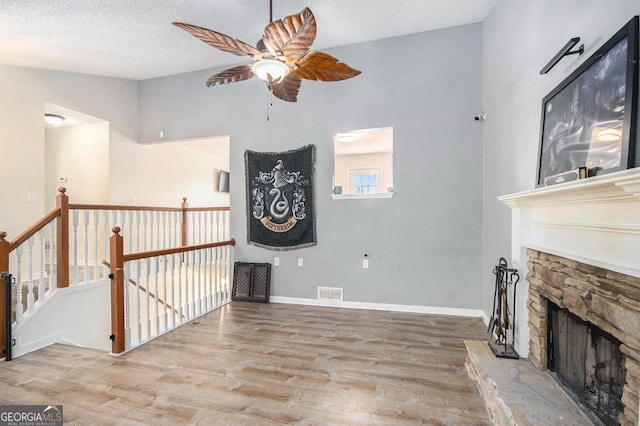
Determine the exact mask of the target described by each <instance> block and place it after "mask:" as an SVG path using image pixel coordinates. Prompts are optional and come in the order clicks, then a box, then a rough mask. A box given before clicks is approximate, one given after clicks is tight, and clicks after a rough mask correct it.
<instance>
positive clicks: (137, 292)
mask: <svg viewBox="0 0 640 426" xmlns="http://www.w3.org/2000/svg"><path fill="white" fill-rule="evenodd" d="M141 263H142V261H141V260H136V278H135V279H136V281H137V282H138V285H140V283H141V281H142V274H141V273H140V264H141ZM132 288H133V291H134V294H135V295H136V331H137V332H138V336H137V340H136V344H139V343H140V342H141V341H142V321H141V318H140V287H139V286H138V287H132Z"/></svg>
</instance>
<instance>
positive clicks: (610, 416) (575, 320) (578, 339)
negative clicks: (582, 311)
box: [547, 300, 626, 425]
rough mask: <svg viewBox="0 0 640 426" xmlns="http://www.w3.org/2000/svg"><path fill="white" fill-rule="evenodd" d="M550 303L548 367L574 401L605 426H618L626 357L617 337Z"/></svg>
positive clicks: (548, 310) (621, 406) (548, 311)
mask: <svg viewBox="0 0 640 426" xmlns="http://www.w3.org/2000/svg"><path fill="white" fill-rule="evenodd" d="M547 303H548V309H547V314H548V321H547V324H548V330H547V368H548V369H549V370H551V371H552V372H554V373H555V375H556V377H557V380H558V381H559V382H560V383H561V384H562V385H563V386H564V387H565V389H566V390H568V392H567V393H569V394H570V395H571V396H572V397H573V398H574V399H576V400H578V401H579V402H580V403H582V405H583V406H585V407H586V409H587V412H590V413H591V414H593V415H595V416H596V417H597V418H598V419H599V420H600V421H601V422H602V423H604V424H605V425H619V424H620V422H619V420H618V415H619V414H620V412H621V410H622V409H623V404H622V389H623V386H624V383H625V377H626V371H625V368H624V354H623V353H622V352H621V351H620V344H621V342H620V341H619V340H617V339H616V338H615V337H613V336H611V335H610V334H608V333H606V332H605V331H603V330H601V329H599V328H598V327H596V326H595V325H593V324H591V323H588V322H585V321H583V320H582V319H580V318H579V317H577V316H575V315H573V314H572V313H570V312H569V311H567V310H566V309H562V308H560V307H558V306H557V305H556V304H554V303H553V302H551V301H549V300H547Z"/></svg>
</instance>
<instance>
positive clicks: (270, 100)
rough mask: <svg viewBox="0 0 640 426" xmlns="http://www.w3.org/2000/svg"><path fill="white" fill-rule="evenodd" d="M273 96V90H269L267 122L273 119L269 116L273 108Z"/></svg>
mask: <svg viewBox="0 0 640 426" xmlns="http://www.w3.org/2000/svg"><path fill="white" fill-rule="evenodd" d="M272 95H273V94H272V93H271V90H269V94H268V95H267V121H269V120H270V119H271V117H270V116H269V112H270V110H271V107H272V106H273V96H272Z"/></svg>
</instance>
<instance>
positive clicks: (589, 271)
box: [527, 250, 640, 425]
mask: <svg viewBox="0 0 640 426" xmlns="http://www.w3.org/2000/svg"><path fill="white" fill-rule="evenodd" d="M527 254H528V255H529V264H528V267H529V274H528V276H527V280H528V282H529V329H530V331H531V339H530V343H529V360H530V361H531V362H532V363H533V364H534V365H535V366H536V368H538V369H541V370H542V369H545V368H546V365H547V302H546V299H548V300H550V301H552V302H553V303H555V304H556V305H558V306H559V307H560V308H562V309H567V310H568V311H569V312H571V313H573V314H574V315H576V316H578V317H579V318H580V319H582V320H584V321H587V322H590V323H591V324H594V325H596V326H597V327H599V328H601V329H602V330H604V331H606V332H607V333H609V334H611V335H612V336H613V337H615V338H617V339H618V340H620V341H621V342H623V343H622V345H621V346H620V350H621V352H622V353H623V354H624V355H625V368H626V371H627V375H626V384H625V385H624V389H623V393H622V403H623V405H624V407H625V408H624V412H623V413H622V414H623V416H624V421H622V422H621V423H622V424H630V425H633V424H636V421H637V419H638V412H637V409H638V389H639V388H640V386H639V384H640V350H639V349H638V348H640V278H635V277H631V276H629V275H624V274H619V273H617V272H612V271H609V270H607V269H602V268H598V267H595V266H591V265H587V264H584V263H581V262H576V261H574V260H570V259H566V258H563V257H559V256H555V255H550V254H547V253H542V252H539V251H536V250H527Z"/></svg>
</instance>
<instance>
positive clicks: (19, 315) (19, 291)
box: [9, 244, 24, 325]
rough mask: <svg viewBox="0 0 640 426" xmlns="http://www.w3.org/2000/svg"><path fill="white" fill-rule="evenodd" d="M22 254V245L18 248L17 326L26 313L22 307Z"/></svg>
mask: <svg viewBox="0 0 640 426" xmlns="http://www.w3.org/2000/svg"><path fill="white" fill-rule="evenodd" d="M22 253H23V245H22V244H20V245H19V246H18V247H16V262H17V265H18V266H17V269H18V273H17V276H16V325H20V324H21V323H22V314H23V313H24V307H23V306H22ZM9 303H11V302H9Z"/></svg>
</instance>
